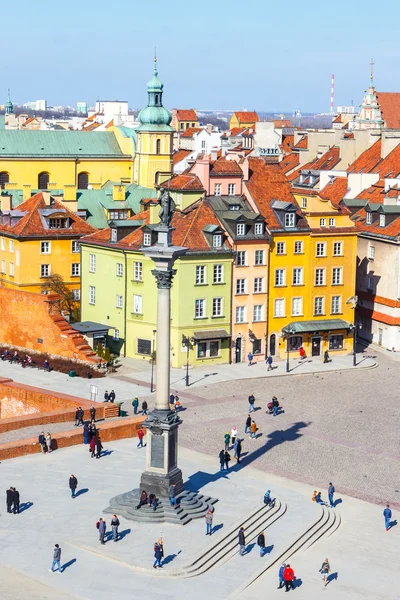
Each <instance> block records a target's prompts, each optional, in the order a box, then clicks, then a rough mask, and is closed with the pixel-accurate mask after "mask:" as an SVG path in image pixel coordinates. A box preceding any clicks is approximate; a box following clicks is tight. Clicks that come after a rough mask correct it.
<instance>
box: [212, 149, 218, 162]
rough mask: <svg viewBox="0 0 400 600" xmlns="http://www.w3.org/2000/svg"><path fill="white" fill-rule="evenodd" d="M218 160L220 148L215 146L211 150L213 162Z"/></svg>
mask: <svg viewBox="0 0 400 600" xmlns="http://www.w3.org/2000/svg"><path fill="white" fill-rule="evenodd" d="M217 158H218V148H216V147H215V146H213V147H212V148H211V160H217Z"/></svg>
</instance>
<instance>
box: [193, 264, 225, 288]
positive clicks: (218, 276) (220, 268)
mask: <svg viewBox="0 0 400 600" xmlns="http://www.w3.org/2000/svg"><path fill="white" fill-rule="evenodd" d="M195 282H196V285H206V284H207V267H206V266H205V265H199V266H197V267H196V277H195ZM212 282H213V283H224V265H214V266H213V279H212Z"/></svg>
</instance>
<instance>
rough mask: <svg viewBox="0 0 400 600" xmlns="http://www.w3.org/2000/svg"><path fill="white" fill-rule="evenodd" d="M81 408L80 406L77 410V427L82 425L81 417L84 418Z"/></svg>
mask: <svg viewBox="0 0 400 600" xmlns="http://www.w3.org/2000/svg"><path fill="white" fill-rule="evenodd" d="M84 414H85V413H84V412H83V408H82V407H81V406H80V407H79V408H78V425H83V416H84Z"/></svg>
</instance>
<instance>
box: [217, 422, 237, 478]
mask: <svg viewBox="0 0 400 600" xmlns="http://www.w3.org/2000/svg"><path fill="white" fill-rule="evenodd" d="M231 444H232V449H233V452H234V458H235V459H236V461H237V462H238V463H240V456H241V454H242V441H241V439H240V438H239V437H238V433H237V429H236V426H235V425H233V426H232V429H231V433H229V431H227V432H226V433H225V435H224V449H223V450H221V451H220V453H219V464H220V471H224V470H225V471H228V470H229V462H230V460H231V455H230V454H229V450H230V448H231Z"/></svg>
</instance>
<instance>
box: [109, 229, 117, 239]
mask: <svg viewBox="0 0 400 600" xmlns="http://www.w3.org/2000/svg"><path fill="white" fill-rule="evenodd" d="M110 239H111V241H112V242H117V241H118V235H117V230H116V229H115V227H113V228H112V229H111V238H110Z"/></svg>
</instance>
